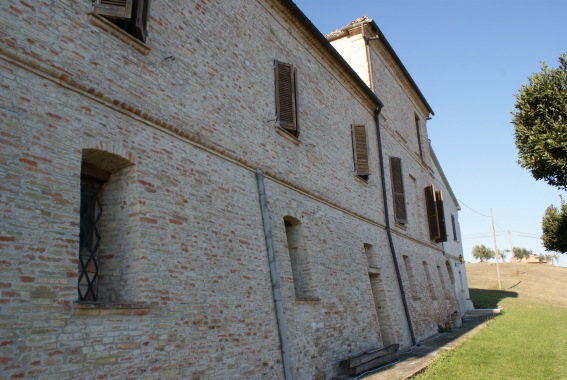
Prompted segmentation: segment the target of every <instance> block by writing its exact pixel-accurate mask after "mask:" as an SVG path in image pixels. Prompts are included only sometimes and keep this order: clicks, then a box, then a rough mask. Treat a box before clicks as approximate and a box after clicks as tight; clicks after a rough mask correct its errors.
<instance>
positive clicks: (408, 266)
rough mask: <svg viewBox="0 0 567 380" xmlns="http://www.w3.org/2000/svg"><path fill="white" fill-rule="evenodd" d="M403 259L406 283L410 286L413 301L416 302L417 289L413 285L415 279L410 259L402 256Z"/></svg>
mask: <svg viewBox="0 0 567 380" xmlns="http://www.w3.org/2000/svg"><path fill="white" fill-rule="evenodd" d="M402 257H403V259H404V266H405V267H406V273H407V275H408V281H409V284H410V291H411V296H412V298H413V299H416V300H418V299H419V289H418V287H417V285H416V283H415V277H414V274H413V268H412V264H411V262H410V259H409V257H408V256H407V255H403V256H402Z"/></svg>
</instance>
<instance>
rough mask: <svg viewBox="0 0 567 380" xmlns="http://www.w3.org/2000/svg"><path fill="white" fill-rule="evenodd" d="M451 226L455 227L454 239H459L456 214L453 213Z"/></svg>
mask: <svg viewBox="0 0 567 380" xmlns="http://www.w3.org/2000/svg"><path fill="white" fill-rule="evenodd" d="M451 226H452V227H453V240H454V241H457V223H456V222H455V215H453V214H451Z"/></svg>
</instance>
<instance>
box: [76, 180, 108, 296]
mask: <svg viewBox="0 0 567 380" xmlns="http://www.w3.org/2000/svg"><path fill="white" fill-rule="evenodd" d="M102 185H103V183H102V182H101V181H97V180H95V179H92V178H85V177H83V178H82V179H81V227H80V237H79V282H78V291H79V300H80V301H94V302H96V301H97V299H98V280H99V278H98V270H99V261H98V248H99V246H100V238H101V235H100V217H101V215H102Z"/></svg>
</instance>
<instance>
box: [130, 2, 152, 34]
mask: <svg viewBox="0 0 567 380" xmlns="http://www.w3.org/2000/svg"><path fill="white" fill-rule="evenodd" d="M135 12H136V20H135V23H134V27H135V30H136V38H138V39H139V40H140V41H142V42H146V37H147V34H148V16H149V13H150V0H138V1H137V2H136V7H135Z"/></svg>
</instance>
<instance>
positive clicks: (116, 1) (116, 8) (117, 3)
mask: <svg viewBox="0 0 567 380" xmlns="http://www.w3.org/2000/svg"><path fill="white" fill-rule="evenodd" d="M132 1H133V0H95V2H94V13H95V14H98V15H101V16H107V17H112V18H116V19H121V20H128V19H130V17H132Z"/></svg>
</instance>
